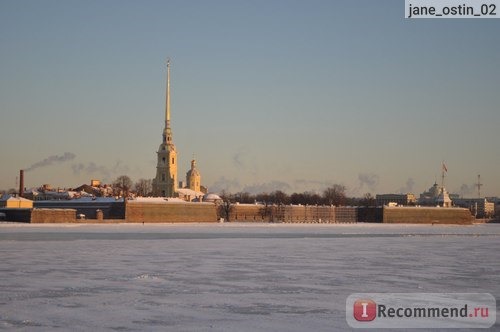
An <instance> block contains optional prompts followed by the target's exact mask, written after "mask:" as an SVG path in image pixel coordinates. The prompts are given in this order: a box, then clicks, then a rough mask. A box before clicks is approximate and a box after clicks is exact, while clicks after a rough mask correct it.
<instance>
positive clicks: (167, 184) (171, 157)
mask: <svg viewBox="0 0 500 332" xmlns="http://www.w3.org/2000/svg"><path fill="white" fill-rule="evenodd" d="M165 95H166V97H165V99H166V100H165V128H164V129H163V140H162V142H161V144H160V147H159V148H158V152H157V153H156V154H157V156H158V162H157V164H156V177H155V178H154V179H153V195H154V196H161V197H175V196H176V192H177V152H176V150H175V145H174V142H173V140H172V128H171V127H170V59H168V60H167V88H166V93H165Z"/></svg>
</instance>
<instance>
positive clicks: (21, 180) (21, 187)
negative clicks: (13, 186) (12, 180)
mask: <svg viewBox="0 0 500 332" xmlns="http://www.w3.org/2000/svg"><path fill="white" fill-rule="evenodd" d="M23 194H24V170H20V171H19V197H23Z"/></svg>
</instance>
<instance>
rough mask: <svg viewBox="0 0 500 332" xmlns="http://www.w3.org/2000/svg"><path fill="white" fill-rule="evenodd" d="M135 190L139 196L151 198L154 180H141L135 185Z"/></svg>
mask: <svg viewBox="0 0 500 332" xmlns="http://www.w3.org/2000/svg"><path fill="white" fill-rule="evenodd" d="M134 190H135V192H136V194H137V196H142V197H145V196H150V195H151V194H152V193H151V192H152V191H153V185H152V180H150V179H139V180H137V182H136V183H135V185H134Z"/></svg>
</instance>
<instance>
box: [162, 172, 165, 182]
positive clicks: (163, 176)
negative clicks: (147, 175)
mask: <svg viewBox="0 0 500 332" xmlns="http://www.w3.org/2000/svg"><path fill="white" fill-rule="evenodd" d="M161 180H162V181H165V173H163V174H162V175H161Z"/></svg>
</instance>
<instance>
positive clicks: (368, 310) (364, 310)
mask: <svg viewBox="0 0 500 332" xmlns="http://www.w3.org/2000/svg"><path fill="white" fill-rule="evenodd" d="M353 315H354V319H356V320H357V321H359V322H370V321H372V320H374V319H375V317H376V315H377V304H376V303H375V302H374V301H372V300H368V299H363V300H356V301H355V302H354V311H353Z"/></svg>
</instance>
